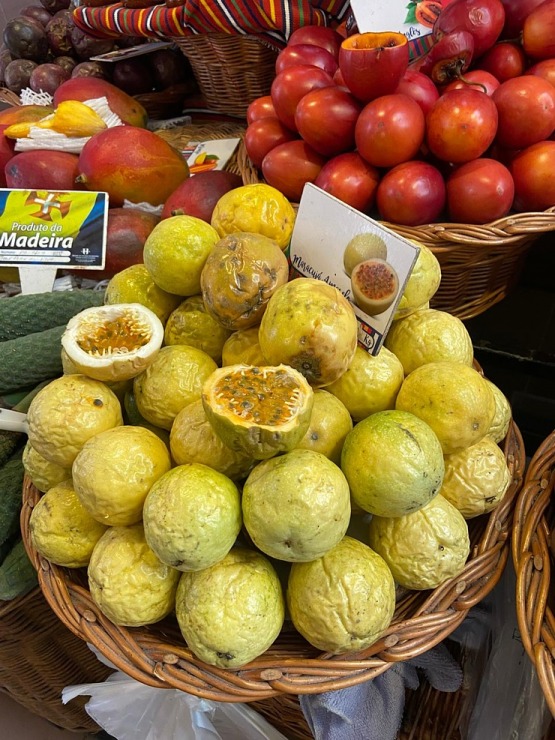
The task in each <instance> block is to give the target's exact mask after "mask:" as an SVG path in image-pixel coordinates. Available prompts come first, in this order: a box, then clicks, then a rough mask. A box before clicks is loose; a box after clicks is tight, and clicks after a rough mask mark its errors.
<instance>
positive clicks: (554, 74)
mask: <svg viewBox="0 0 555 740" xmlns="http://www.w3.org/2000/svg"><path fill="white" fill-rule="evenodd" d="M525 74H527V75H536V77H542V78H543V79H544V80H547V82H549V83H550V84H551V85H553V87H555V59H544V60H543V61H541V62H538V63H537V64H534V65H533V66H532V67H529V68H528V69H527V70H526V72H525Z"/></svg>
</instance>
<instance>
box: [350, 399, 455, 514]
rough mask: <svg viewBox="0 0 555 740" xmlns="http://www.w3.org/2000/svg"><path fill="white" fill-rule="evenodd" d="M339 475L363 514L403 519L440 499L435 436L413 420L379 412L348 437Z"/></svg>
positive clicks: (400, 414)
mask: <svg viewBox="0 0 555 740" xmlns="http://www.w3.org/2000/svg"><path fill="white" fill-rule="evenodd" d="M341 469H342V470H343V472H344V474H345V477H346V478H347V480H348V482H349V486H350V489H351V496H352V497H353V501H354V502H355V504H356V505H357V506H359V507H360V508H361V509H362V510H363V511H367V512H369V513H370V514H376V515H377V516H387V517H395V516H403V515H404V514H409V513H410V512H412V511H417V510H418V509H421V508H422V507H423V506H425V505H426V504H427V503H428V502H429V501H431V500H432V499H433V498H434V496H436V495H437V494H438V492H439V489H440V487H441V483H442V481H443V474H444V463H443V453H442V451H441V445H440V444H439V440H438V439H437V437H436V435H435V434H434V432H433V430H432V429H431V428H430V427H429V426H428V425H427V424H426V423H425V422H423V421H421V420H420V419H419V418H418V417H416V416H414V414H409V413H406V412H404V411H379V412H378V413H376V414H372V415H371V416H368V417H366V419H363V420H362V421H360V422H359V423H358V424H356V425H355V427H354V428H353V431H352V432H349V434H348V435H347V438H346V440H345V444H344V445H343V452H342V454H341Z"/></svg>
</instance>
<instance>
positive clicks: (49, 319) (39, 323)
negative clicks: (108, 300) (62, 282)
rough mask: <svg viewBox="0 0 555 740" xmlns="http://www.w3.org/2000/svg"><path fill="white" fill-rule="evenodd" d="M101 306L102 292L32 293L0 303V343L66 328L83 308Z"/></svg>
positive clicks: (63, 291) (60, 291)
mask: <svg viewBox="0 0 555 740" xmlns="http://www.w3.org/2000/svg"><path fill="white" fill-rule="evenodd" d="M103 303H104V291H102V290H59V291H54V292H52V293H31V294H22V295H17V296H14V297H13V298H6V299H5V300H1V301H0V342H5V341H7V340H9V339H16V338H17V337H22V336H26V335H27V334H36V333H37V332H40V331H46V330H47V329H52V328H54V327H55V326H61V325H62V324H67V322H68V321H69V320H70V319H71V317H72V316H75V314H77V313H79V312H80V311H82V310H83V309H85V308H89V307H91V306H101V305H102V304H103Z"/></svg>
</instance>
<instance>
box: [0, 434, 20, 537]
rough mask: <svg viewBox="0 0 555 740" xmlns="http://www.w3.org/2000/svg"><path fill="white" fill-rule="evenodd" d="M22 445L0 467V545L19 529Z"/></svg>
mask: <svg viewBox="0 0 555 740" xmlns="http://www.w3.org/2000/svg"><path fill="white" fill-rule="evenodd" d="M22 455H23V447H20V448H19V449H17V450H16V451H15V452H14V453H13V455H12V456H11V457H10V459H9V460H8V462H7V463H6V464H5V465H4V467H3V468H0V545H3V544H4V542H7V541H8V540H9V539H10V538H11V537H13V536H14V535H15V534H17V532H18V531H19V512H20V511H21V495H22V489H23V476H24V475H25V470H24V468H23V461H22V459H21V458H22Z"/></svg>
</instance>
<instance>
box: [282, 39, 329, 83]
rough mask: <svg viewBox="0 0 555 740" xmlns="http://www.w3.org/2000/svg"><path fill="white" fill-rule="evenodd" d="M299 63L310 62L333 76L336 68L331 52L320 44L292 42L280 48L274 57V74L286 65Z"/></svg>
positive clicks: (293, 65)
mask: <svg viewBox="0 0 555 740" xmlns="http://www.w3.org/2000/svg"><path fill="white" fill-rule="evenodd" d="M299 64H311V65H312V66H313V67H320V69H323V70H325V71H326V72H327V73H328V74H329V75H331V76H332V77H333V75H334V74H335V72H336V70H337V61H336V59H335V57H334V56H333V54H330V52H329V51H328V50H327V49H323V48H322V47H321V46H314V44H294V45H293V46H286V47H285V49H282V50H281V51H280V53H279V54H278V56H277V59H276V74H279V73H280V72H283V70H284V69H287V67H297V66H298V65H299Z"/></svg>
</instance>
